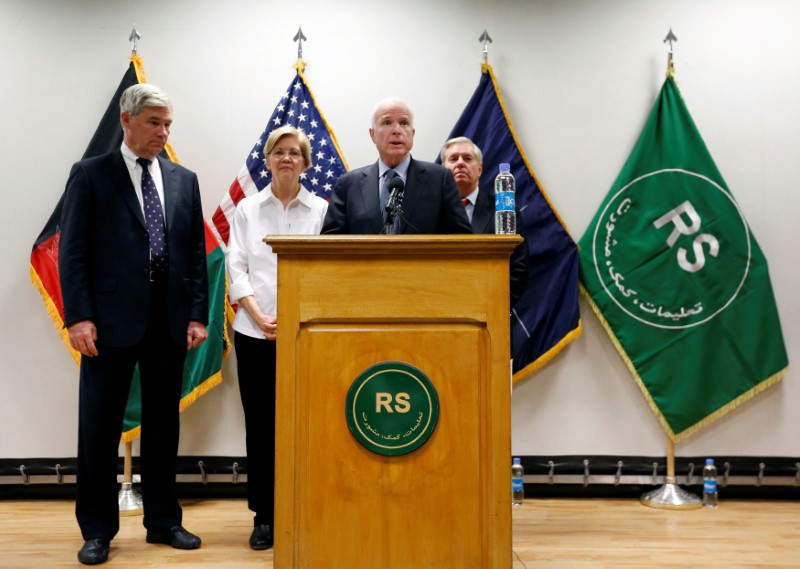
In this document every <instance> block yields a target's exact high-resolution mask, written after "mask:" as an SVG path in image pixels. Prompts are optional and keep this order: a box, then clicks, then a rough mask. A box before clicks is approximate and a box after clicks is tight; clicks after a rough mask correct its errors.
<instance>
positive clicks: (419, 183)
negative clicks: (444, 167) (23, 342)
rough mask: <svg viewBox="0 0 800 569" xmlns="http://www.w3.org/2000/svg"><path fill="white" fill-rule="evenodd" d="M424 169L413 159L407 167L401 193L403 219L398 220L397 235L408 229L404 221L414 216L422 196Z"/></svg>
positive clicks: (424, 179)
mask: <svg viewBox="0 0 800 569" xmlns="http://www.w3.org/2000/svg"><path fill="white" fill-rule="evenodd" d="M425 181H426V178H425V167H424V166H420V165H419V163H417V161H416V160H414V159H413V158H412V159H411V162H410V163H409V165H408V174H407V175H406V188H405V190H404V191H403V218H401V219H400V225H398V227H397V232H398V233H405V232H406V230H407V229H408V223H407V222H406V219H411V218H412V217H413V214H414V208H416V207H417V205H418V204H419V201H420V199H419V198H420V196H421V195H423V193H424V192H423V187H424V186H425Z"/></svg>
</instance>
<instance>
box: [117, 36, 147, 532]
mask: <svg viewBox="0 0 800 569" xmlns="http://www.w3.org/2000/svg"><path fill="white" fill-rule="evenodd" d="M141 37H142V36H141V35H139V32H138V31H137V30H136V23H135V22H134V24H133V29H132V30H131V35H130V36H129V37H128V41H130V42H133V46H131V55H136V50H137V43H138V41H139V39H141ZM132 455H133V443H132V442H127V443H125V463H124V466H123V474H122V487H121V488H120V490H119V494H118V496H117V503H118V504H119V515H120V516H141V515H143V514H144V505H143V502H142V495H141V494H139V492H137V491H136V490H134V489H133V468H132V464H133V458H132Z"/></svg>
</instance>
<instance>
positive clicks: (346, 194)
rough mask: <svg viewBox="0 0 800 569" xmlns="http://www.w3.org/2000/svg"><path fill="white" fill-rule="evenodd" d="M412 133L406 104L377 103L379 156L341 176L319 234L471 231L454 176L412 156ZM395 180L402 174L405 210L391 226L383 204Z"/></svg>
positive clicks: (375, 127)
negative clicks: (368, 163)
mask: <svg viewBox="0 0 800 569" xmlns="http://www.w3.org/2000/svg"><path fill="white" fill-rule="evenodd" d="M414 132H415V131H414V115H413V114H412V113H411V109H409V108H408V105H407V104H406V103H404V102H403V101H401V100H399V99H394V98H390V99H385V100H383V101H381V102H379V103H378V104H377V105H376V107H375V109H374V111H373V113H372V127H371V128H370V129H369V135H370V137H371V138H372V142H374V143H375V146H376V147H377V149H378V155H379V160H378V162H376V163H375V164H370V165H369V166H365V167H363V168H358V169H356V170H353V171H352V172H349V173H347V174H345V175H343V176H341V177H340V178H339V181H338V182H337V183H336V186H335V187H334V188H333V193H332V194H331V201H330V205H329V206H328V213H327V215H326V217H325V223H324V224H323V226H322V233H349V234H353V233H366V234H370V233H371V234H378V233H386V232H390V233H405V234H411V233H421V234H432V233H472V228H471V227H470V225H469V220H468V219H467V216H466V214H465V213H464V208H463V207H462V206H461V203H460V202H459V200H458V191H457V190H456V185H455V182H454V180H453V176H452V174H451V173H450V172H448V171H447V170H446V169H445V168H442V167H441V166H439V165H437V164H433V163H430V162H422V161H419V160H414V159H413V158H412V157H411V154H410V152H411V147H412V146H413V145H414ZM393 178H400V179H401V180H402V181H403V184H404V186H405V190H404V195H403V200H402V210H403V213H402V214H401V215H399V216H398V218H397V220H396V223H395V225H394V226H390V224H387V223H386V222H385V204H386V202H387V198H388V197H389V192H388V188H389V187H390V181H391V180H392V179H393Z"/></svg>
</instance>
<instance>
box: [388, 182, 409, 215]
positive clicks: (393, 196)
mask: <svg viewBox="0 0 800 569" xmlns="http://www.w3.org/2000/svg"><path fill="white" fill-rule="evenodd" d="M405 188H406V184H405V182H403V178H401V177H400V176H395V177H394V178H392V179H391V180H389V185H388V186H387V188H386V189H387V191H388V192H389V199H388V200H387V201H386V213H392V214H394V213H397V209H398V208H400V207H401V206H402V204H403V191H404V190H405Z"/></svg>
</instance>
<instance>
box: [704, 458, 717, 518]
mask: <svg viewBox="0 0 800 569" xmlns="http://www.w3.org/2000/svg"><path fill="white" fill-rule="evenodd" d="M703 507H705V508H716V507H717V467H716V466H714V459H713V458H707V459H706V465H705V466H704V467H703Z"/></svg>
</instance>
